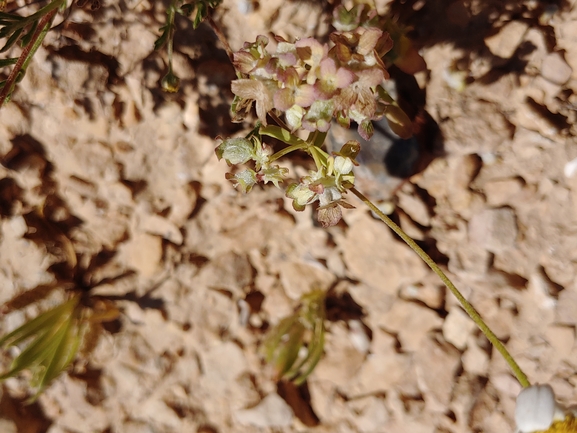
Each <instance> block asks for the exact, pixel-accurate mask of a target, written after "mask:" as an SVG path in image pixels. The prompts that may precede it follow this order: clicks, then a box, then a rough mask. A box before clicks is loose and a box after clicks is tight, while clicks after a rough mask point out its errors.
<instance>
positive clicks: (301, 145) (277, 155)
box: [268, 142, 308, 162]
mask: <svg viewBox="0 0 577 433" xmlns="http://www.w3.org/2000/svg"><path fill="white" fill-rule="evenodd" d="M307 144H308V143H306V142H303V143H298V144H291V145H290V146H288V147H285V148H284V149H281V150H279V151H278V152H277V153H275V154H274V155H271V156H270V158H269V159H268V161H269V162H273V161H276V160H277V159H279V158H282V157H283V156H285V155H288V154H289V153H291V152H294V151H295V150H305V149H306V148H307Z"/></svg>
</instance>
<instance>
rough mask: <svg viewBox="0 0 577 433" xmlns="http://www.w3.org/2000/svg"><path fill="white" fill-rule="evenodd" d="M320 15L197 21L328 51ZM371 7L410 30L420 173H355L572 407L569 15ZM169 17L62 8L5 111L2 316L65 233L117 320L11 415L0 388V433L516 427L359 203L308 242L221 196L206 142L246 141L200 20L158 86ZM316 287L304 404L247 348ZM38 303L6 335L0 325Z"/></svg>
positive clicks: (158, 5) (134, 10) (295, 168)
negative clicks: (177, 85)
mask: <svg viewBox="0 0 577 433" xmlns="http://www.w3.org/2000/svg"><path fill="white" fill-rule="evenodd" d="M329 7H330V5H329V4H325V2H320V1H319V2H314V1H304V0H303V1H280V0H267V1H260V2H257V1H248V0H225V1H224V5H223V7H222V8H221V9H220V11H219V12H218V13H217V14H216V16H215V21H216V22H218V23H220V25H221V26H222V28H223V30H224V33H225V34H226V36H227V37H228V38H229V40H230V44H231V45H232V48H233V49H239V48H240V47H241V46H242V43H243V41H245V40H247V41H253V40H254V39H255V38H256V36H257V35H259V34H266V33H268V32H274V33H277V34H280V35H281V36H283V37H285V38H287V39H294V38H296V37H304V36H310V35H313V36H319V37H321V36H323V35H326V33H327V31H328V30H329V20H328V19H327V9H328V8H329ZM378 7H379V10H380V11H381V12H385V11H387V10H388V11H391V13H392V14H393V15H394V16H396V17H398V18H399V19H400V20H401V22H404V23H406V24H408V25H411V26H412V27H413V31H412V36H413V37H414V40H415V43H416V44H417V45H418V47H419V48H420V49H421V52H422V54H423V57H424V58H425V60H426V63H427V68H428V71H426V72H421V73H419V74H417V76H416V81H414V82H413V87H415V86H417V93H418V94H419V95H420V96H419V97H422V98H423V99H422V104H421V103H419V102H418V101H416V102H415V101H413V102H414V103H415V104H416V105H419V104H420V105H421V106H420V107H419V108H422V109H424V110H426V111H427V112H428V113H429V114H430V117H431V122H432V123H433V124H436V125H438V129H439V132H438V134H437V135H436V136H435V137H434V138H433V137H432V136H431V137H422V138H424V139H428V140H431V141H430V143H432V144H431V146H432V147H431V149H433V150H434V151H433V152H432V157H434V159H433V158H432V157H431V158H429V160H431V159H432V161H431V162H430V164H428V166H427V167H426V168H425V167H422V168H424V169H423V170H422V171H421V172H420V173H418V174H416V175H414V176H412V177H411V178H410V179H409V180H408V181H406V182H404V183H400V181H399V180H395V179H393V178H391V177H390V173H388V172H387V170H386V167H385V166H384V165H383V164H380V163H379V161H378V160H377V161H375V160H372V161H371V160H370V158H369V157H366V158H367V161H366V164H365V167H363V168H361V173H360V174H359V175H360V176H362V179H361V180H360V182H361V185H362V186H363V187H364V188H365V189H366V190H368V191H370V192H371V194H372V196H373V197H374V198H375V199H378V200H381V201H383V200H384V201H385V202H386V203H385V204H386V205H387V206H388V207H389V208H393V206H392V205H394V212H393V217H394V219H396V220H397V221H398V222H399V223H400V224H401V226H402V227H403V228H404V229H405V230H406V232H407V233H409V234H410V235H411V236H412V237H413V238H415V239H416V240H418V241H419V242H420V244H421V245H423V246H424V247H425V248H426V249H427V251H428V252H429V253H430V254H432V255H433V257H434V258H435V259H437V260H438V261H439V263H440V264H442V265H443V267H444V268H446V269H447V270H448V274H449V275H450V277H451V278H452V279H453V281H454V282H455V283H456V284H457V286H458V287H459V288H460V289H461V290H462V291H463V292H464V294H465V295H466V296H467V297H468V299H469V300H471V302H472V303H473V304H474V305H475V306H476V308H477V309H478V310H479V311H480V312H481V314H482V316H483V317H484V318H485V320H486V321H487V322H488V323H489V325H490V326H491V327H492V328H493V330H494V331H495V333H496V334H497V335H498V336H499V337H500V338H501V339H502V340H503V341H505V342H506V345H507V347H508V349H509V350H510V351H511V353H512V354H513V356H514V357H515V358H516V359H517V361H518V362H519V364H520V365H521V367H522V368H523V369H524V370H525V372H526V373H527V375H528V376H529V379H530V380H531V381H532V382H534V383H537V382H541V383H543V382H548V383H551V384H552V386H553V387H554V389H555V392H556V394H557V396H558V398H559V399H560V401H561V402H563V403H566V404H570V403H573V404H574V403H576V399H577V396H576V394H575V387H576V386H577V374H576V373H575V372H576V371H577V345H576V344H575V339H576V335H575V326H576V324H577V283H576V276H577V248H576V247H577V159H576V158H577V139H576V136H577V129H576V127H575V118H576V112H577V111H576V110H577V25H576V22H577V2H576V1H575V0H567V1H558V2H555V1H551V2H550V3H546V2H540V1H537V0H525V1H518V0H515V1H510V0H494V1H493V0H455V1H448V0H447V1H443V0H436V1H435V0H420V1H413V0H407V1H404V2H402V1H396V0H392V1H386V0H385V1H380V2H378ZM61 19H62V18H58V19H57V22H60V20H61ZM163 21H164V5H163V4H162V2H155V1H152V0H121V1H119V2H103V7H102V8H101V9H100V10H98V11H96V12H94V13H92V12H87V11H84V10H82V9H80V8H75V9H73V11H72V12H71V13H70V15H69V16H67V17H66V21H65V22H64V23H63V24H61V25H59V26H58V27H57V29H56V30H54V31H53V32H51V33H49V35H48V37H47V39H46V43H45V44H44V45H45V46H44V47H43V48H41V49H40V50H39V52H38V54H37V55H36V57H35V59H34V62H33V63H32V65H31V66H30V68H29V70H28V73H27V75H26V77H25V79H24V81H23V82H22V83H21V84H20V85H19V87H18V90H17V92H16V93H15V95H14V97H13V101H12V102H11V103H10V104H9V105H7V106H6V107H4V108H2V111H1V112H0V162H1V163H2V164H1V165H0V287H1V290H0V303H1V302H5V301H6V300H8V299H9V298H10V297H12V296H13V295H14V294H16V293H19V292H21V291H24V290H27V289H30V288H33V287H36V286H37V285H39V284H50V283H54V282H55V281H61V280H64V279H65V277H66V275H63V274H62V272H60V273H59V272H58V269H60V268H59V267H58V264H60V263H62V262H64V261H65V260H66V253H65V251H64V249H65V247H64V242H63V241H62V236H64V237H65V238H67V239H69V240H70V241H71V244H72V246H73V248H74V251H75V252H76V255H77V257H78V265H77V274H76V275H75V278H76V280H75V281H76V282H77V283H78V284H82V285H83V287H84V288H90V290H91V292H90V293H91V294H94V295H99V296H102V297H105V298H107V299H111V300H113V301H114V303H115V304H116V305H117V306H118V307H119V308H120V309H121V315H120V317H119V319H118V320H116V321H115V322H113V323H111V324H109V325H107V326H106V332H104V334H103V335H102V336H101V338H100V340H99V343H98V345H97V347H96V348H95V350H94V351H93V353H92V354H91V356H90V357H89V358H88V359H87V360H85V361H84V362H78V363H77V364H75V365H74V367H73V368H72V369H71V371H70V372H69V373H68V374H64V375H62V376H61V377H60V378H59V379H58V380H56V381H55V382H54V383H53V385H52V386H51V387H50V388H49V389H48V390H47V391H46V392H45V393H44V394H43V395H42V396H41V397H40V399H39V400H38V401H37V402H36V403H34V404H32V405H28V406H25V405H23V404H22V401H23V400H24V399H25V398H26V396H27V389H28V388H27V387H26V382H25V380H24V378H15V379H9V380H7V381H6V382H5V383H4V384H3V385H2V388H1V398H0V430H1V431H2V432H24V433H36V432H50V433H64V432H67V433H68V432H74V433H96V432H99V433H100V432H111V433H112V432H114V433H124V432H125V433H137V432H138V433H152V432H154V433H162V432H204V433H209V432H219V433H224V432H292V431H315V432H343V433H344V432H383V431H386V432H390V433H394V432H409V431H410V432H423V433H425V432H455V433H456V432H470V431H476V432H481V431H482V432H487V433H490V432H504V431H513V430H514V425H513V421H512V420H513V411H514V402H515V397H516V395H517V393H518V392H519V390H520V386H519V384H518V383H517V382H516V380H515V379H514V377H513V376H512V374H511V372H510V371H509V368H508V367H507V365H506V364H505V363H504V361H503V360H502V358H501V357H500V356H499V354H498V353H496V352H495V351H494V350H492V348H491V347H490V346H489V345H488V343H487V341H486V339H485V338H484V337H483V336H482V335H481V334H480V332H479V331H478V330H477V329H476V328H475V326H474V325H473V324H472V323H471V321H470V320H469V319H468V317H467V316H466V315H465V313H463V311H462V310H461V308H460V307H459V306H458V304H457V302H456V301H455V300H454V298H453V297H452V296H451V295H450V293H447V291H446V290H445V288H444V286H443V284H442V283H441V282H440V281H439V279H438V278H437V277H436V276H435V275H434V274H432V272H431V271H429V270H428V268H427V267H426V266H425V265H424V264H423V263H422V262H421V261H420V260H419V259H418V258H417V257H416V255H415V254H414V253H413V252H412V251H411V250H410V249H409V248H408V247H406V246H405V245H404V244H403V243H402V242H401V241H400V240H399V239H397V238H396V237H395V236H393V235H392V234H391V232H390V231H389V230H388V229H387V228H386V227H385V226H384V225H383V224H382V223H380V222H379V221H377V220H376V219H374V218H373V217H372V215H371V213H370V212H369V211H367V210H366V209H365V208H364V207H363V205H362V203H360V202H359V201H358V200H356V199H355V198H354V197H350V198H349V201H350V202H351V203H352V204H353V205H355V206H356V208H355V209H352V210H347V211H345V213H344V219H343V222H342V223H340V224H339V225H337V226H335V227H332V228H329V229H323V228H320V227H319V226H318V225H317V224H316V223H315V221H314V220H313V214H312V212H311V210H305V211H304V212H302V213H297V212H295V211H293V209H292V206H291V202H290V200H288V199H287V198H285V197H284V194H283V192H282V191H280V190H278V189H276V188H274V187H265V188H257V189H255V190H253V191H252V192H251V193H250V194H249V195H242V194H241V193H238V192H237V191H235V190H234V189H233V187H232V186H231V184H230V183H229V182H228V181H227V180H225V177H224V175H225V173H226V172H227V167H226V164H225V163H224V162H222V161H221V162H218V161H217V159H216V157H215V155H214V148H215V146H216V145H217V143H218V141H217V140H215V137H216V136H217V135H221V136H230V135H233V134H235V133H240V132H241V130H242V129H241V128H243V127H244V126H243V125H239V124H232V123H230V119H229V117H228V106H229V104H230V102H231V93H230V90H229V89H230V81H231V80H232V79H234V71H233V69H232V67H231V66H230V65H229V63H228V59H227V56H226V53H225V52H224V51H223V50H222V47H221V46H220V45H219V43H218V42H217V40H216V38H215V37H214V36H213V34H212V32H211V30H210V28H209V27H208V26H204V25H201V26H200V28H199V29H197V30H192V27H191V25H190V23H188V22H186V21H185V20H184V19H182V20H178V21H177V24H178V31H177V37H176V41H175V72H176V73H177V74H178V75H179V76H180V77H181V78H182V85H181V89H180V91H179V92H178V93H177V94H174V95H170V94H165V93H162V92H161V90H160V88H159V81H160V79H161V77H162V76H163V74H164V72H165V67H166V66H165V59H164V54H163V53H158V52H154V51H153V50H152V46H153V43H154V41H155V39H156V38H157V36H158V32H157V30H158V28H159V27H160V26H161V25H162V23H163ZM406 82H408V83H411V80H410V79H408V78H407V77H404V78H402V77H401V78H399V80H398V85H397V88H398V90H399V97H400V98H403V97H404V98H405V99H406V98H407V97H406V95H405V94H404V93H403V89H404V87H403V86H402V85H403V83H406ZM408 94H409V95H410V93H408ZM409 99H410V98H409ZM376 139H377V140H378V137H377V138H376ZM288 164H289V165H290V168H291V173H293V174H294V173H301V172H303V170H304V166H303V162H302V161H301V160H299V159H293V160H290V161H289V162H288ZM389 171H390V170H389ZM395 188H397V192H396V193H395V196H394V197H393V196H390V195H389V194H390V191H393V190H394V189H395ZM40 207H42V208H43V209H44V217H43V218H40V217H38V215H37V213H36V210H37V209H39V208H40ZM319 286H320V287H321V288H324V289H327V290H329V295H328V298H327V309H328V310H327V316H328V320H327V336H326V340H327V341H326V347H325V354H324V357H323V359H322V361H321V362H320V363H319V365H318V367H317V368H316V370H315V371H314V373H313V374H312V375H311V376H310V377H309V379H308V380H307V382H306V385H304V386H303V387H300V388H295V387H294V386H292V385H290V384H286V383H282V382H281V383H278V382H277V381H275V380H274V378H273V377H272V375H271V372H270V371H269V370H268V369H267V368H266V367H265V366H264V363H263V361H262V359H261V357H260V355H259V346H260V343H261V342H262V340H263V337H264V335H265V331H266V330H267V329H270V327H271V326H273V325H274V324H276V323H278V321H279V320H280V319H281V318H282V317H284V316H286V315H288V314H290V313H292V312H293V311H294V309H295V308H296V307H297V306H298V300H299V298H300V296H301V295H302V294H303V293H306V292H307V291H309V290H310V289H311V288H313V287H319ZM61 296H62V293H60V292H55V293H54V294H53V297H52V298H50V299H49V300H48V301H47V302H48V303H50V302H56V301H57V300H58V299H59V297H61ZM35 308H36V307H35V306H32V307H29V308H28V309H26V310H24V311H20V312H14V313H11V314H10V315H7V316H5V317H2V318H0V330H1V332H2V333H5V332H7V331H8V330H11V329H13V328H14V327H15V326H17V325H19V324H20V323H22V321H23V320H24V318H25V317H30V316H31V315H33V314H35V312H36V311H37V310H36V309H35ZM247 312H248V314H249V315H248V317H247V316H246V313H247ZM8 355H9V354H8V353H6V354H4V355H3V358H2V365H4V366H6V365H7V362H8Z"/></svg>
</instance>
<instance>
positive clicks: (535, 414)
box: [515, 385, 565, 433]
mask: <svg viewBox="0 0 577 433" xmlns="http://www.w3.org/2000/svg"><path fill="white" fill-rule="evenodd" d="M564 412H565V411H564V409H563V408H562V407H561V406H559V405H558V404H557V402H556V401H555V394H554V393H553V388H551V386H549V385H534V386H529V387H527V388H525V389H523V390H522V391H521V392H520V393H519V395H518V396H517V406H516V408H515V423H516V424H517V432H521V433H532V432H537V431H546V430H548V429H549V428H550V427H551V425H552V424H553V422H555V421H563V420H564V419H565V413H564Z"/></svg>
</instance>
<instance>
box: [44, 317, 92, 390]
mask: <svg viewBox="0 0 577 433" xmlns="http://www.w3.org/2000/svg"><path fill="white" fill-rule="evenodd" d="M59 337H60V335H59ZM56 340H57V341H58V345H57V347H56V350H55V352H54V354H53V357H52V358H51V359H49V360H48V361H49V362H48V363H47V365H46V370H45V371H44V374H43V375H42V377H41V379H40V383H39V384H38V391H37V393H36V395H35V396H34V397H33V399H35V398H36V397H38V395H39V394H40V393H41V392H42V391H43V390H44V388H46V386H47V385H48V384H49V383H50V382H51V381H52V380H53V379H55V378H56V377H57V376H58V375H59V374H60V373H62V372H63V371H64V370H65V369H66V367H68V365H69V364H70V363H71V362H72V361H73V360H74V357H75V356H76V353H77V352H78V348H79V346H80V341H81V336H80V329H79V328H78V326H77V324H76V323H75V321H74V320H70V321H68V323H67V325H66V326H65V327H63V329H62V330H61V338H59V339H56Z"/></svg>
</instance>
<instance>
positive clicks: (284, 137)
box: [260, 125, 306, 145]
mask: <svg viewBox="0 0 577 433" xmlns="http://www.w3.org/2000/svg"><path fill="white" fill-rule="evenodd" d="M260 133H261V134H262V135H268V136H269V137H273V138H276V139H277V140H280V141H282V142H283V143H286V144H291V145H293V144H295V145H306V142H305V141H304V140H302V139H300V138H298V137H296V136H294V135H293V134H291V133H290V131H287V130H286V129H284V128H281V127H280V126H276V125H267V126H261V128H260Z"/></svg>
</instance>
